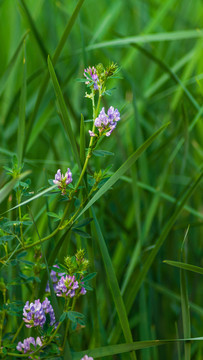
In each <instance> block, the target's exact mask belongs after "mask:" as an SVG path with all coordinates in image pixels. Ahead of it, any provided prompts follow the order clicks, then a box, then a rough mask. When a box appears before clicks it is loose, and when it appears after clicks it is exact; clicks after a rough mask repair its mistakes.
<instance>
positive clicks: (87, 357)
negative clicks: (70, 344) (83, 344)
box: [81, 355, 94, 360]
mask: <svg viewBox="0 0 203 360" xmlns="http://www.w3.org/2000/svg"><path fill="white" fill-rule="evenodd" d="M81 360H94V359H93V358H92V357H91V356H87V355H85V356H83V358H82V359H81Z"/></svg>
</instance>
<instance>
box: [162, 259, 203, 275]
mask: <svg viewBox="0 0 203 360" xmlns="http://www.w3.org/2000/svg"><path fill="white" fill-rule="evenodd" d="M164 263H166V264H168V265H171V266H175V267H177V268H180V269H184V270H188V271H192V272H195V273H197V274H201V275H203V268H202V267H199V266H196V265H191V264H186V263H183V262H179V261H171V260H164Z"/></svg>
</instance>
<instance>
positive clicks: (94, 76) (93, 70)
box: [84, 66, 99, 90]
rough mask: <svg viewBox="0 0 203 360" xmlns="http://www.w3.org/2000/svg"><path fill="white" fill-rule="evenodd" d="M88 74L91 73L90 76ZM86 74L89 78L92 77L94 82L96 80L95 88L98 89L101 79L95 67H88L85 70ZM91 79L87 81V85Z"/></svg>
mask: <svg viewBox="0 0 203 360" xmlns="http://www.w3.org/2000/svg"><path fill="white" fill-rule="evenodd" d="M87 74H88V75H89V77H88V76H87ZM84 76H85V77H86V78H87V79H88V80H89V78H90V77H91V78H92V80H93V82H94V90H98V89H99V86H98V82H99V79H98V75H97V71H96V69H95V67H94V66H92V67H90V66H89V67H88V68H87V69H85V70H84ZM89 83H90V82H89V81H86V82H85V84H86V85H89Z"/></svg>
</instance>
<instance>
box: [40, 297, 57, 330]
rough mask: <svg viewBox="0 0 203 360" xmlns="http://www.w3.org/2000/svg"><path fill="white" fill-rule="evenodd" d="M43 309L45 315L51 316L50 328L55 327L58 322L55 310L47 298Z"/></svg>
mask: <svg viewBox="0 0 203 360" xmlns="http://www.w3.org/2000/svg"><path fill="white" fill-rule="evenodd" d="M42 309H43V310H44V312H45V314H49V316H50V326H52V325H54V323H55V321H56V319H55V314H54V309H53V307H52V306H51V303H50V301H49V300H48V299H47V298H45V300H44V301H43V303H42Z"/></svg>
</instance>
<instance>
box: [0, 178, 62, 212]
mask: <svg viewBox="0 0 203 360" xmlns="http://www.w3.org/2000/svg"><path fill="white" fill-rule="evenodd" d="M24 174H25V175H24V176H23V177H25V176H26V175H27V174H30V171H26V172H25V173H24ZM22 175H23V174H22ZM19 179H21V177H19V178H18V179H17V180H16V179H14V180H15V183H16V181H18V180H19ZM14 180H11V181H14ZM7 185H8V184H7ZM13 186H14V185H13ZM55 188H56V185H53V186H50V187H49V188H47V189H45V190H43V191H41V192H40V193H39V194H37V195H34V196H32V197H31V198H30V199H28V200H25V201H23V202H22V203H20V204H18V205H16V206H14V207H12V208H11V209H9V210H7V211H6V212H8V211H11V210H14V209H17V208H18V207H19V206H23V205H26V204H28V203H30V202H31V201H33V200H36V199H38V198H39V197H41V196H43V195H45V194H46V193H48V192H49V191H51V190H53V189H55ZM2 190H3V189H2ZM0 199H1V191H0ZM0 202H1V201H0Z"/></svg>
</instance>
